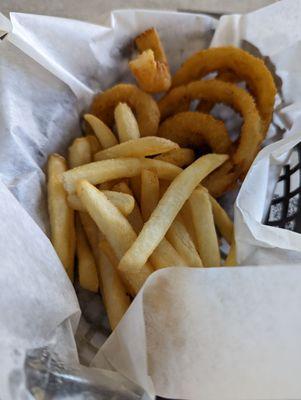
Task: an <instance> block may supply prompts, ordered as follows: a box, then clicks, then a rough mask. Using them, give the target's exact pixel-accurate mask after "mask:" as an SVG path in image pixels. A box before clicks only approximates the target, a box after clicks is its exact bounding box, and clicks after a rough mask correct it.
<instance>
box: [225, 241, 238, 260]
mask: <svg viewBox="0 0 301 400" xmlns="http://www.w3.org/2000/svg"><path fill="white" fill-rule="evenodd" d="M236 265H237V259H236V243H235V239H234V238H233V240H232V244H231V246H230V250H229V253H228V256H227V258H226V260H225V263H224V267H235V266H236Z"/></svg>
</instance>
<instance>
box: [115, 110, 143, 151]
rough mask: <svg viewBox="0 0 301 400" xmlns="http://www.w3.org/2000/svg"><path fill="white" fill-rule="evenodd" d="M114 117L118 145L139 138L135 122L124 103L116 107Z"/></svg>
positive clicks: (130, 111)
mask: <svg viewBox="0 0 301 400" xmlns="http://www.w3.org/2000/svg"><path fill="white" fill-rule="evenodd" d="M114 117H115V123H116V128H117V132H118V137H119V142H120V143H122V142H127V141H128V140H131V139H138V138H139V137H140V132H139V127H138V123H137V120H136V118H135V116H134V114H133V112H132V110H131V109H130V107H129V106H128V105H127V104H126V103H119V104H118V105H117V107H116V108H115V111H114Z"/></svg>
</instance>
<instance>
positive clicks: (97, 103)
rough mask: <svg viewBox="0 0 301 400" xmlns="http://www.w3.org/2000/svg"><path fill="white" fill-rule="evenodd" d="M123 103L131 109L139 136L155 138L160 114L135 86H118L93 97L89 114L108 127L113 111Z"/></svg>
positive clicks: (110, 125)
mask: <svg viewBox="0 0 301 400" xmlns="http://www.w3.org/2000/svg"><path fill="white" fill-rule="evenodd" d="M120 102H124V103H127V104H128V106H129V107H130V108H131V109H132V111H133V113H134V114H135V117H136V119H137V122H138V126H139V130H140V134H141V136H156V134H157V129H158V125H159V120H160V112H159V109H158V106H157V103H156V102H155V101H154V99H153V98H152V97H151V96H150V95H148V94H146V93H144V92H143V91H142V90H140V89H139V88H138V87H137V86H135V85H130V84H119V85H116V86H113V87H112V88H111V89H108V90H106V91H105V92H103V93H99V94H97V95H96V96H95V97H94V100H93V102H92V105H91V109H90V112H91V114H94V115H96V116H97V117H98V118H100V119H101V120H102V121H103V122H104V123H105V124H107V125H108V126H109V127H111V128H112V127H113V124H114V110H115V107H116V106H117V105H118V103H120Z"/></svg>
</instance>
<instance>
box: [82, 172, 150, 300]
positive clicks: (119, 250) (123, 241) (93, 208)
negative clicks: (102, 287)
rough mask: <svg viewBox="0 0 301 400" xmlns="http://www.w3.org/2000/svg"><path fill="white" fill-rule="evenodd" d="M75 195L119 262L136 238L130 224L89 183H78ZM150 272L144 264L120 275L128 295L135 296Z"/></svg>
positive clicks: (147, 264)
mask: <svg viewBox="0 0 301 400" xmlns="http://www.w3.org/2000/svg"><path fill="white" fill-rule="evenodd" d="M77 193H78V196H79V197H80V199H81V201H82V203H83V204H84V205H85V207H86V209H87V211H88V213H89V214H90V216H91V217H92V219H93V220H94V222H95V223H96V225H97V226H98V228H99V229H100V231H101V232H102V233H103V235H104V236H105V238H106V240H107V241H108V242H109V243H110V245H111V246H112V248H113V250H114V253H115V254H116V256H117V258H118V259H119V260H120V259H121V257H122V256H123V254H124V253H125V252H126V251H127V249H128V248H129V247H130V246H131V245H132V243H133V242H134V241H135V240H136V238H137V235H136V233H135V232H134V230H133V228H132V227H131V225H130V223H129V222H128V220H127V219H126V218H125V217H124V216H123V215H122V214H121V213H120V211H119V210H118V209H117V208H116V207H115V206H114V205H113V204H112V203H111V202H110V201H109V200H108V199H107V197H106V196H105V195H104V194H103V193H102V192H100V191H99V190H98V189H96V188H95V187H93V186H92V185H91V184H90V183H89V182H87V181H84V180H81V181H79V182H78V189H77ZM152 271H153V268H152V267H151V265H150V264H149V263H145V264H144V265H143V266H142V268H141V269H140V271H138V272H131V271H129V272H126V273H121V277H122V280H123V281H124V283H125V285H126V286H127V288H128V290H129V291H130V293H131V294H132V295H135V294H136V293H137V292H138V290H139V289H140V288H141V286H142V285H143V283H144V282H145V280H146V278H147V277H148V276H149V275H150V274H151V273H152Z"/></svg>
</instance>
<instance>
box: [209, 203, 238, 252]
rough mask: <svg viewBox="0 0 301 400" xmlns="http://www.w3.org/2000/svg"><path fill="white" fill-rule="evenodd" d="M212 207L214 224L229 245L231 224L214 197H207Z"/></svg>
mask: <svg viewBox="0 0 301 400" xmlns="http://www.w3.org/2000/svg"><path fill="white" fill-rule="evenodd" d="M209 200H210V203H211V207H212V212H213V217H214V222H215V225H216V227H217V229H218V230H219V232H220V234H221V235H222V236H223V237H224V238H225V239H226V241H227V242H228V243H229V244H231V242H232V237H233V230H234V228H233V222H232V221H231V219H230V217H229V216H228V214H227V213H226V211H225V210H224V209H223V207H222V206H221V205H220V204H219V203H218V202H217V201H216V200H215V198H214V197H212V196H209Z"/></svg>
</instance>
